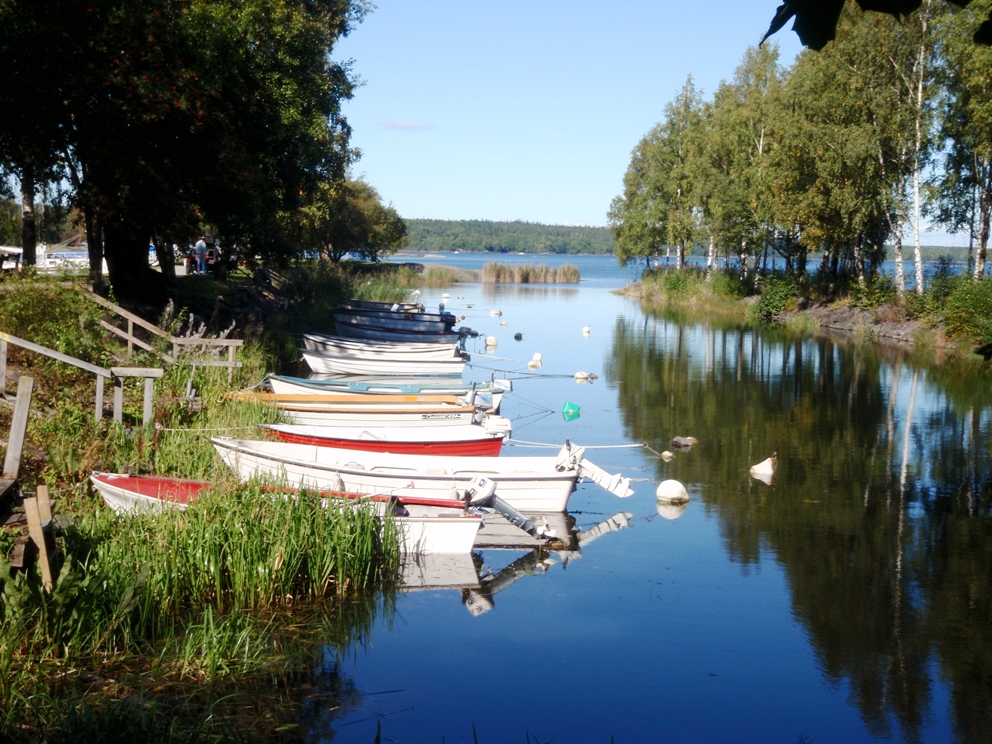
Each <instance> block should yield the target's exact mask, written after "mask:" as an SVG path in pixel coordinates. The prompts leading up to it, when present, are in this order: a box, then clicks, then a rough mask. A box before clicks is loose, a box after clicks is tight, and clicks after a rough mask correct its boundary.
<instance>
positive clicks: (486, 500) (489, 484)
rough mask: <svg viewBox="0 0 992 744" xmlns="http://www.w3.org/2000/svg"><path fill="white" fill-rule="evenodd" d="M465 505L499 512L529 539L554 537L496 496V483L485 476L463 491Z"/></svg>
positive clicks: (476, 479)
mask: <svg viewBox="0 0 992 744" xmlns="http://www.w3.org/2000/svg"><path fill="white" fill-rule="evenodd" d="M465 504H466V506H474V507H476V508H488V509H492V510H493V511H496V512H499V513H500V514H502V515H503V516H504V517H506V521H508V522H509V523H510V524H512V525H513V526H514V527H519V528H520V529H522V530H523V531H524V532H526V533H527V534H528V535H530V536H531V537H548V538H551V537H554V531H553V530H549V529H548V528H547V527H546V526H545V525H544V524H540V525H539V524H538V523H537V522H536V521H535V520H533V519H531V518H529V517H527V516H525V515H524V514H522V513H520V512H519V511H517V510H516V509H515V508H514V507H512V506H510V505H509V504H508V503H506V502H505V501H503V499H501V498H500V497H499V496H497V495H496V483H495V482H494V481H493V480H491V479H490V478H486V477H485V476H481V475H480V476H477V477H475V478H473V479H472V482H471V483H470V484H469V486H468V488H466V489H465Z"/></svg>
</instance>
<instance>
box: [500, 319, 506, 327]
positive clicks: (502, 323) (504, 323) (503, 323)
mask: <svg viewBox="0 0 992 744" xmlns="http://www.w3.org/2000/svg"><path fill="white" fill-rule="evenodd" d="M499 325H500V328H502V327H503V326H505V325H506V321H505V320H501V321H500V322H499Z"/></svg>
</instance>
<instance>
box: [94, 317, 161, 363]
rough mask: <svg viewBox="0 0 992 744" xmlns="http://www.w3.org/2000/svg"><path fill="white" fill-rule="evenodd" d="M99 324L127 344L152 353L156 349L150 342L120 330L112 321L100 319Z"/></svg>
mask: <svg viewBox="0 0 992 744" xmlns="http://www.w3.org/2000/svg"><path fill="white" fill-rule="evenodd" d="M100 325H101V326H102V327H103V328H104V329H105V330H108V331H110V332H111V333H113V334H115V335H116V336H119V337H120V338H122V339H124V340H125V341H127V342H128V343H129V344H131V343H133V344H134V345H135V346H137V347H138V348H140V349H144V350H145V351H150V352H152V353H155V351H156V350H155V347H154V346H152V345H151V344H146V343H145V342H144V341H142V340H141V339H140V338H133V337H131V336H128V335H127V331H124V330H121V329H120V328H118V327H117V326H115V325H114V324H113V323H108V322H107V321H105V320H101V321H100ZM162 356H166V355H165V354H163V355H162ZM166 358H167V359H168V357H166Z"/></svg>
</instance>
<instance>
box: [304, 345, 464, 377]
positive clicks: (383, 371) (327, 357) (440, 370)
mask: <svg viewBox="0 0 992 744" xmlns="http://www.w3.org/2000/svg"><path fill="white" fill-rule="evenodd" d="M303 358H304V359H305V360H306V363H307V364H308V365H309V366H310V369H312V370H313V371H314V372H322V373H327V374H339V375H341V374H344V375H387V376H388V375H403V376H409V375H454V376H458V375H461V373H462V372H463V371H464V369H465V357H461V356H459V357H452V358H450V359H396V358H386V357H376V358H371V357H356V356H353V355H342V354H336V353H333V352H329V351H309V350H304V351H303Z"/></svg>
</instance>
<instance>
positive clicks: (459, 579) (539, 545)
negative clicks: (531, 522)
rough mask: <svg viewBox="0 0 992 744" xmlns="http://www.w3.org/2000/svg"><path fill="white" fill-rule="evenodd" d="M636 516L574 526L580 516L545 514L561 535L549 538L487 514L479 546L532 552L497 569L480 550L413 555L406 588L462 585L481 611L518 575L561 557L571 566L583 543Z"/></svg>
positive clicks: (469, 603)
mask: <svg viewBox="0 0 992 744" xmlns="http://www.w3.org/2000/svg"><path fill="white" fill-rule="evenodd" d="M633 516H634V515H633V514H631V513H630V512H619V513H617V514H614V515H613V516H612V517H609V518H607V519H604V520H603V521H601V522H599V523H598V524H595V525H593V526H592V527H590V528H589V529H587V530H583V529H581V528H576V527H575V519H574V518H573V517H572V516H571V515H569V514H565V513H564V512H562V513H558V514H543V515H540V518H541V519H544V520H546V521H547V526H548V527H549V528H550V529H552V530H554V531H555V534H556V535H560V536H561V537H556V538H555V539H553V540H550V541H544V540H539V539H536V538H532V537H531V536H530V535H527V534H526V533H524V532H521V531H520V530H518V529H516V528H515V527H513V526H512V525H511V524H509V523H508V522H506V520H505V519H503V518H502V517H497V518H491V517H487V518H486V526H485V527H483V528H482V529H481V530H480V531H479V538H478V539H477V540H476V547H477V548H486V549H494V550H521V549H523V550H528V552H527V553H525V554H524V555H522V556H520V557H519V558H517V559H516V560H514V561H513V562H512V563H510V564H509V565H507V566H506V567H504V568H502V569H500V570H498V571H495V572H494V571H492V570H491V569H488V568H487V567H486V562H485V558H484V557H483V554H482V553H480V552H473V553H462V554H440V553H435V554H427V555H413V556H410V557H409V559H407V560H406V561H404V563H403V565H402V567H401V579H402V588H403V590H404V591H417V590H421V589H460V590H461V595H462V604H464V605H465V607H466V609H467V610H468V611H469V613H470V614H472V615H482V614H483V613H486V612H488V611H489V610H491V609H493V607H495V606H496V605H495V600H494V598H495V596H496V595H497V594H499V593H500V592H501V591H503V590H504V589H507V588H508V587H510V586H511V585H512V584H514V583H516V582H517V581H518V580H519V579H521V578H523V577H524V576H528V575H535V574H542V573H545V572H547V571H548V570H550V569H551V567H552V566H554V565H555V564H556V563H557V562H559V561H560V562H561V565H562V566H563V567H564V566H567V565H568V564H569V563H570V562H571V561H574V560H576V559H578V558H581V557H582V552H581V549H582V547H584V546H585V545H588V544H589V543H591V542H593V541H594V540H596V539H598V538H600V537H602V536H603V535H605V534H607V533H609V532H618V531H620V530H622V529H624V528H625V527H631V526H632V525H631V520H632V519H633ZM501 523H502V524H501ZM504 525H505V526H504ZM555 557H557V558H558V561H556V560H555Z"/></svg>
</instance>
